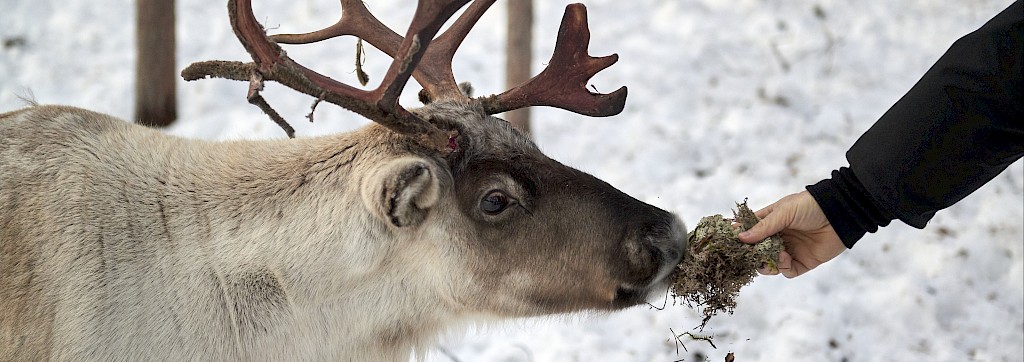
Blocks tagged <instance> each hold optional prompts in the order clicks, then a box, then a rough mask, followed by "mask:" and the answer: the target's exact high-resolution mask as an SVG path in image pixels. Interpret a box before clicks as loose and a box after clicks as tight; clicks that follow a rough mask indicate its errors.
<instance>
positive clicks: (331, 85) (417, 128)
mask: <svg viewBox="0 0 1024 362" xmlns="http://www.w3.org/2000/svg"><path fill="white" fill-rule="evenodd" d="M342 1H343V4H353V3H359V4H358V6H357V7H353V6H350V7H349V9H350V11H349V12H348V13H343V16H342V21H341V22H339V23H342V24H354V25H351V26H353V27H354V26H358V24H359V23H358V22H357V21H363V22H364V23H365V24H368V25H366V26H368V27H375V28H376V30H371V31H370V32H368V33H367V35H369V34H383V35H381V36H380V38H381V39H385V41H387V39H392V40H393V39H396V38H395V36H396V35H394V33H393V32H391V31H390V29H388V30H387V32H384V31H380V30H381V29H386V27H384V26H383V24H380V22H379V21H377V20H376V19H375V18H373V19H371V17H372V16H370V15H369V12H368V11H366V9H365V7H364V6H362V3H361V2H359V0H354V1H347V0H342ZM467 2H469V0H420V1H419V4H418V5H417V7H416V13H415V15H414V16H413V20H412V23H411V25H410V26H409V30H408V32H407V34H406V36H405V38H401V37H398V38H397V39H399V40H400V45H398V47H397V48H396V49H395V50H393V51H392V52H393V53H394V54H396V55H393V56H392V57H393V58H394V61H392V63H391V67H390V68H389V69H388V71H387V73H386V74H385V76H384V79H383V81H382V82H381V84H380V86H379V87H377V89H374V90H372V91H364V90H361V89H357V88H354V87H352V86H349V85H347V84H344V83H341V82H338V81H336V80H334V79H331V78H329V77H327V76H324V75H322V74H320V73H317V72H315V71H313V70H310V69H308V68H306V67H303V66H302V65H300V64H298V63H295V62H294V61H293V60H291V59H290V58H288V56H287V55H286V54H285V53H284V51H283V50H282V49H281V47H280V46H279V45H277V43H275V42H274V41H272V40H271V39H270V38H269V37H268V36H267V35H266V33H265V31H264V30H263V27H262V26H261V25H260V24H259V23H258V22H257V21H256V18H255V16H254V15H253V12H252V5H251V0H229V1H228V12H229V14H230V17H231V26H232V28H233V29H234V30H235V34H236V35H237V36H238V39H239V41H240V42H241V43H242V45H243V46H245V49H246V51H248V52H249V54H250V55H251V56H252V58H253V60H254V62H255V63H254V64H245V63H240V62H217V61H212V62H200V63H195V64H192V65H190V66H189V67H188V68H186V69H185V70H184V71H182V76H183V77H185V79H186V80H194V79H201V78H205V77H208V76H213V77H221V78H227V79H234V80H249V81H250V83H251V85H250V93H249V99H250V102H251V103H254V104H257V105H260V108H261V109H264V110H265V111H266V110H267V109H269V106H267V105H266V104H265V102H263V101H262V98H261V97H260V96H259V94H258V92H259V90H260V89H261V88H262V81H263V80H264V79H266V80H273V81H277V82H278V83H281V84H283V85H285V86H287V87H289V88H292V89H294V90H296V91H299V92H302V93H305V94H307V95H310V96H313V97H317V98H318V99H322V100H324V101H327V102H330V103H334V104H337V105H339V106H342V107H344V108H346V109H349V110H352V111H353V112H356V113H358V114H360V115H362V116H364V117H366V118H369V119H371V120H373V121H375V122H377V123H380V124H381V125H383V126H385V127H387V128H389V129H391V130H393V131H395V132H398V133H403V134H407V135H418V136H419V137H420V141H421V143H423V144H424V145H428V146H430V147H434V148H436V149H438V150H446V149H447V147H448V135H447V134H445V132H442V131H441V130H440V129H438V128H437V127H435V126H434V125H432V124H430V123H429V122H428V121H426V120H422V119H419V118H417V117H416V116H414V115H413V114H411V113H409V112H408V111H407V110H405V109H404V108H402V107H401V106H400V105H399V104H398V97H399V95H401V92H402V89H403V88H404V87H405V84H406V83H407V82H408V80H409V77H410V76H411V75H412V73H413V71H414V70H415V69H416V66H417V63H418V62H419V61H420V59H421V58H422V57H423V54H424V52H425V51H426V49H427V47H428V45H429V43H430V41H431V40H432V39H433V37H434V35H435V34H436V33H437V31H438V30H439V29H440V28H441V26H442V25H444V23H445V22H446V21H447V20H448V19H449V18H450V17H451V16H452V15H454V14H455V12H456V11H458V9H459V8H461V7H462V6H463V5H465V4H466V3H467ZM360 8H361V9H362V14H361V13H360V12H359V11H358V10H359V9H360ZM352 10H356V11H352ZM357 14H358V15H357ZM346 15H351V16H346ZM352 19H360V20H352ZM374 23H375V24H379V26H375V25H373V24H374ZM336 25H337V24H336ZM348 27H350V25H337V26H332V27H328V28H325V29H322V30H320V31H317V32H314V33H308V34H299V35H296V36H293V37H292V39H291V40H293V41H296V42H313V41H317V40H316V39H320V40H323V39H327V38H330V37H333V36H338V34H340V33H343V32H348V31H349V30H351V29H347V28H348ZM367 35H362V36H367ZM286 38H287V37H286ZM375 46H376V45H375ZM382 46H384V47H386V45H382ZM267 113H268V114H270V113H271V112H267ZM271 118H274V116H273V115H271ZM278 118H279V117H277V118H275V121H279V123H281V122H283V120H279V119H278Z"/></svg>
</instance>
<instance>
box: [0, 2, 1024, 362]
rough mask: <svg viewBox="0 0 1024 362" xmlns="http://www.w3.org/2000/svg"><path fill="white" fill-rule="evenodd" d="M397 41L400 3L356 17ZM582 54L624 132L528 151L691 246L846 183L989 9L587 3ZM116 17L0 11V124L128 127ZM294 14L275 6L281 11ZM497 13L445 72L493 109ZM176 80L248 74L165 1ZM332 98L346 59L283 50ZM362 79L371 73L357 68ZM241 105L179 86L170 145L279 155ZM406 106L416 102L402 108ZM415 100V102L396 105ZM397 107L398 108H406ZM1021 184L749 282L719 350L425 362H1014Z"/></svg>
mask: <svg viewBox="0 0 1024 362" xmlns="http://www.w3.org/2000/svg"><path fill="white" fill-rule="evenodd" d="M367 2H368V3H369V6H370V8H371V9H372V10H373V11H374V12H376V13H377V14H380V15H379V16H381V18H382V19H383V20H384V21H385V22H386V23H388V24H391V25H392V26H393V27H398V26H399V25H400V24H404V23H405V22H406V21H407V20H408V19H409V18H410V17H411V7H410V6H409V5H408V3H410V2H411V0H401V1H399V0H390V1H373V0H369V1H367ZM258 3H259V4H257V9H256V11H257V14H258V16H259V17H260V18H261V19H265V24H270V26H277V24H280V26H279V28H278V29H279V30H278V31H281V32H286V31H298V30H309V29H311V28H313V27H316V26H322V25H326V24H329V23H331V22H333V21H334V20H335V17H334V15H333V14H335V13H336V7H337V2H336V1H328V0H315V1H314V0H299V1H283V0H274V1H259V2H258ZM536 3H537V5H536V6H537V10H536V11H537V18H536V25H535V29H536V33H535V36H536V38H535V42H534V46H535V54H537V58H538V59H536V60H535V61H534V65H535V68H536V69H539V68H540V67H541V66H542V65H543V63H544V62H546V60H547V57H548V55H549V54H550V51H551V48H552V45H553V43H554V32H555V31H556V30H557V27H558V21H559V18H560V16H561V12H562V7H563V6H564V3H563V2H558V1H547V0H543V1H537V2H536ZM586 3H587V5H588V8H589V10H590V22H591V27H592V28H593V29H592V32H593V39H592V45H591V53H592V54H595V55H606V54H610V53H613V52H617V53H619V55H620V57H621V60H620V61H619V63H618V64H616V65H614V66H613V67H611V68H610V69H608V70H606V71H604V72H602V73H601V74H600V75H599V76H598V77H597V78H595V80H594V81H593V84H594V85H595V86H596V87H597V88H598V89H599V90H602V91H610V90H613V89H614V88H617V87H618V86H619V85H627V86H628V87H629V92H630V93H629V99H628V101H627V107H626V110H625V111H624V112H623V113H622V114H620V115H618V116H615V117H612V118H606V119H587V118H585V117H581V116H577V115H574V114H570V113H568V112H564V111H560V110H554V109H536V110H535V111H534V117H535V125H534V127H535V130H536V135H535V137H536V139H537V141H538V143H539V144H540V146H541V148H542V149H544V150H545V151H546V152H547V153H548V154H549V155H551V156H552V157H554V158H555V159H558V160H561V161H563V162H564V163H566V164H569V165H572V166H575V167H578V168H580V169H583V170H586V171H588V172H591V173H593V174H595V175H596V176H598V177H600V178H603V179H605V180H607V181H609V182H610V183H612V184H613V185H615V186H617V187H619V188H621V189H623V190H624V191H626V192H628V193H630V194H632V195H634V196H636V197H637V198H639V199H641V200H644V201H647V202H650V203H652V204H655V205H658V206H660V207H663V208H666V209H669V210H672V211H675V212H678V213H679V214H680V215H681V216H682V218H683V219H684V220H685V221H687V223H689V224H690V225H693V224H695V223H696V221H697V220H698V219H699V218H700V217H701V216H704V215H709V214H714V213H727V212H728V211H729V208H730V207H731V205H732V202H733V201H738V200H742V199H743V198H749V199H750V203H751V205H752V206H753V207H755V208H756V207H759V206H763V205H765V204H767V203H770V202H772V201H774V200H776V199H778V198H780V197H782V196H784V195H786V194H788V193H791V192H795V191H798V190H800V189H802V187H803V186H805V185H807V184H810V183H814V182H816V181H818V180H820V179H821V178H824V177H827V176H828V174H829V172H830V171H831V170H832V169H835V168H837V167H839V166H843V165H845V159H844V153H845V150H846V149H847V148H848V147H849V146H850V145H851V144H852V143H853V142H854V141H855V140H856V139H857V137H858V136H859V135H860V134H861V133H862V132H863V131H864V130H866V129H867V128H868V127H869V126H870V125H871V124H872V123H873V122H874V120H875V119H876V118H877V117H878V116H880V115H881V114H882V113H883V112H884V111H885V110H886V109H887V108H888V107H889V106H890V105H892V103H893V102H895V101H896V100H897V99H898V98H899V97H900V96H901V95H902V94H903V92H904V91H906V90H907V89H909V87H910V86H911V85H913V84H914V82H916V80H917V79H918V78H919V77H920V75H921V74H923V73H924V71H925V70H926V69H927V68H928V67H929V66H930V65H931V64H932V63H933V62H934V61H935V60H936V59H937V58H938V57H939V56H940V55H941V54H942V53H943V52H944V51H945V49H946V48H947V47H948V46H949V45H950V44H951V43H952V42H953V41H954V40H956V39H957V38H958V37H959V36H961V35H963V34H965V33H967V32H969V31H971V30H973V29H975V28H977V27H978V26H980V25H981V24H983V23H984V22H985V21H986V20H988V19H989V18H990V17H991V16H992V15H994V14H996V13H997V12H999V11H1000V10H1002V9H1003V8H1005V7H1006V6H1007V5H1008V4H1009V3H1010V1H1007V0H998V1H996V0H913V1H867V2H865V1H851V0H846V1H830V0H818V1H813V2H811V1H807V2H804V1H783V0H737V1H718V0H703V1H699V0H686V1H671V0H641V1H615V0H595V1H586ZM133 4H134V3H133V2H132V1H130V0H95V1H57V0H0V9H3V10H2V11H0V41H2V44H0V111H7V110H12V109H15V108H18V107H20V106H21V105H22V102H21V101H19V100H18V98H17V96H18V95H19V94H21V95H25V94H28V93H29V91H28V90H31V92H32V93H33V94H34V95H35V97H36V98H37V99H38V100H39V101H41V102H43V103H65V104H71V105H76V106H81V107H87V108H91V109H94V110H98V111H102V112H107V113H111V114H114V115H117V116H119V117H122V118H130V117H131V115H132V109H131V108H132V104H133V100H132V99H133V98H132V97H133V95H132V93H133V83H132V82H133V69H134V63H133V62H134V54H133V51H132V49H133V46H134V39H133V26H134V25H133V24H134V21H133V16H134V15H133V12H134V11H133ZM289 4H290V5H289ZM501 5H502V4H501V3H500V2H499V4H498V5H497V6H495V7H494V9H492V10H491V12H490V13H488V14H487V15H486V16H485V18H484V19H483V20H482V22H481V24H480V25H478V26H477V28H476V29H475V30H474V32H473V33H472V34H471V35H470V37H469V38H468V39H467V41H466V43H465V44H464V45H463V47H462V49H461V50H460V52H459V54H458V55H457V57H456V62H455V67H456V76H457V77H458V78H459V79H460V80H463V81H472V82H473V83H474V85H475V86H476V88H477V90H478V93H479V94H489V93H495V92H500V91H501V90H503V89H502V87H501V82H502V79H503V76H502V64H503V55H502V52H503V41H502V39H503V33H504V24H503V22H504V14H503V6H501ZM178 24H179V30H178V41H179V49H180V52H179V55H178V62H179V67H183V66H184V65H186V64H188V63H190V62H193V61H197V60H206V59H229V60H245V59H247V57H246V55H245V53H244V51H243V50H242V48H241V46H239V45H237V43H236V41H235V39H234V37H233V36H232V34H231V31H230V28H229V27H228V25H227V16H226V11H225V10H224V5H223V4H220V3H219V2H211V1H202V0H178ZM290 54H292V55H293V57H295V58H297V59H299V61H301V62H306V63H310V64H313V65H315V67H316V68H317V69H324V70H325V71H326V72H327V73H329V74H333V75H335V76H336V77H338V78H341V79H344V80H345V81H348V82H354V75H353V74H351V70H352V63H353V57H354V54H353V43H352V42H351V41H349V40H343V41H332V42H329V43H328V45H327V46H323V47H320V48H319V49H301V50H300V49H295V50H290ZM368 62H369V63H368V64H367V70H368V71H369V73H370V74H371V76H373V75H376V76H377V77H378V78H379V76H380V74H382V69H383V68H384V67H385V66H386V64H387V62H388V60H387V59H385V57H384V56H383V55H381V54H379V53H371V54H370V55H369V58H368ZM245 87H246V85H245V84H241V83H237V82H229V81H220V80H207V81H202V82H197V83H189V84H186V83H184V82H182V83H181V84H180V85H179V86H178V90H179V102H180V109H179V114H180V116H181V120H180V121H179V122H178V124H177V125H176V126H174V127H173V128H172V129H171V130H169V132H170V133H174V134H178V135H185V136H190V137H199V138H209V139H234V138H268V137H283V133H282V132H281V131H280V130H279V129H278V128H277V127H276V126H274V125H273V124H272V123H271V122H270V121H268V120H267V119H266V117H265V116H263V115H262V114H261V113H260V112H259V111H258V110H257V109H256V108H255V107H252V106H249V105H248V104H246V103H245V100H244V94H245ZM269 88H270V89H269V90H268V91H267V92H266V93H265V95H266V96H267V98H268V99H269V100H270V102H272V103H273V104H274V105H275V107H276V108H277V109H278V110H279V111H280V112H281V113H282V114H283V115H285V117H286V118H288V119H290V120H292V123H293V124H294V125H295V126H296V128H297V129H298V132H299V134H300V135H303V136H308V135H315V134H322V133H330V132H337V131H341V130H346V129H351V128H354V127H358V126H360V125H362V124H364V123H365V121H364V120H361V119H360V118H358V117H356V116H354V115H353V114H351V113H348V112H346V111H344V110H341V109H338V108H335V107H332V106H321V107H320V108H319V110H318V112H317V123H315V124H312V125H310V124H308V123H306V122H305V121H304V119H303V118H302V116H303V115H305V114H306V112H307V111H308V108H309V105H310V103H311V100H310V99H308V98H306V97H303V96H299V95H296V94H294V92H291V91H288V90H282V87H280V86H275V85H271V86H270V87H269ZM410 88H415V87H410ZM413 91H414V90H413ZM403 103H405V104H408V105H412V104H415V101H414V98H413V97H412V93H409V94H407V97H406V98H405V99H404V101H403ZM1022 209H1024V166H1022V162H1020V161H1018V162H1017V163H1015V164H1014V165H1013V166H1011V167H1010V169H1009V170H1007V171H1006V172H1004V173H1003V174H1002V175H1000V176H999V177H997V178H996V179H995V180H993V181H992V182H991V183H989V184H988V185H987V186H985V187H984V188H982V189H981V190H979V191H977V192H976V193H974V194H973V195H971V196H970V197H968V198H967V199H965V200H964V201H962V202H960V203H959V204H957V205H955V206H954V207H952V208H950V209H948V210H945V211H942V212H940V213H939V214H938V215H937V216H936V217H935V218H934V219H933V220H932V222H931V223H930V224H929V226H928V228H927V229H925V230H916V229H912V228H910V227H907V226H905V225H903V224H899V223H897V224H894V225H893V226H891V227H888V228H886V229H883V230H882V231H880V232H879V233H877V234H873V235H868V236H867V237H866V238H864V239H863V240H862V241H861V242H860V243H859V244H858V245H857V247H856V248H855V249H854V250H852V251H850V252H847V253H845V254H843V255H841V256H840V257H839V258H837V259H836V260H834V261H832V262H831V263H828V264H826V265H824V266H822V267H821V268H819V269H818V270H815V271H813V272H811V273H809V274H808V275H806V276H804V277H800V278H798V279H794V280H787V279H784V278H782V277H760V278H758V279H756V280H755V281H754V283H753V284H751V285H750V286H748V287H747V288H746V289H744V291H743V293H742V295H741V298H740V300H739V307H738V308H737V309H736V311H735V314H734V315H731V316H721V317H717V318H716V319H713V320H712V321H711V323H710V325H709V326H708V329H706V330H705V332H709V333H710V334H712V335H713V336H714V343H715V345H716V346H717V349H714V348H711V346H710V345H709V344H707V343H704V342H700V341H690V340H687V339H685V338H684V341H685V342H686V344H685V347H686V349H688V351H684V349H683V348H682V347H681V346H678V345H677V344H676V342H675V340H674V339H673V338H672V335H671V332H670V331H669V329H670V328H671V329H673V330H675V331H677V332H680V333H681V332H682V331H688V330H690V329H691V328H693V327H695V326H697V325H698V324H699V322H700V317H699V315H698V314H697V312H696V311H693V310H690V309H688V308H686V307H684V306H678V305H672V303H671V302H669V304H668V306H667V307H665V309H664V310H654V309H650V308H647V307H638V308H634V309H631V310H628V311H624V312H619V313H611V314H607V315H574V316H568V317H553V318H542V319H531V320H525V321H514V322H509V323H504V324H500V325H497V326H487V327H482V328H479V329H475V330H472V331H470V332H468V333H466V334H465V335H458V336H454V337H452V338H449V339H446V340H445V341H444V342H443V343H442V345H441V346H440V347H439V348H437V349H434V350H431V351H429V352H428V360H431V361H448V360H452V359H457V360H459V361H664V362H668V361H674V360H684V361H702V360H705V359H707V360H710V361H721V360H723V358H724V356H725V355H726V353H728V352H734V353H735V355H736V360H737V361H823V360H825V361H911V360H914V361H1024V310H1022V308H1024V307H1022V305H1024V250H1022V248H1024V210H1022Z"/></svg>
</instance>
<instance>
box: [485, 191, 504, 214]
mask: <svg viewBox="0 0 1024 362" xmlns="http://www.w3.org/2000/svg"><path fill="white" fill-rule="evenodd" d="M508 205H509V200H508V195H506V194H505V193H504V192H502V191H497V190H495V191H491V192H488V193H487V196H484V198H483V199H482V200H480V210H482V211H483V212H484V213H485V214H488V215H497V214H500V213H501V212H502V211H505V208H507V207H508Z"/></svg>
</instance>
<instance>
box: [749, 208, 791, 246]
mask: <svg viewBox="0 0 1024 362" xmlns="http://www.w3.org/2000/svg"><path fill="white" fill-rule="evenodd" d="M787 225H788V223H787V222H786V221H785V220H784V217H782V215H780V214H779V213H774V212H771V213H769V214H768V215H765V217H764V218H763V219H761V221H759V222H758V223H757V224H756V225H754V227H752V228H750V230H747V231H744V232H742V233H740V235H739V237H740V241H742V242H744V243H747V244H755V243H759V242H761V241H762V240H764V239H766V238H768V237H769V236H772V235H775V234H778V233H779V232H780V231H782V229H785V228H786V226H787Z"/></svg>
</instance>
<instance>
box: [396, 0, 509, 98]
mask: <svg viewBox="0 0 1024 362" xmlns="http://www.w3.org/2000/svg"><path fill="white" fill-rule="evenodd" d="M494 1H495V0H476V1H473V4H471V5H469V7H468V8H466V11H465V12H463V13H462V15H461V16H459V18H458V19H456V20H455V22H454V23H452V25H451V27H449V28H448V30H445V32H444V33H442V34H441V35H440V36H438V37H437V38H436V39H434V41H433V42H432V43H431V44H430V48H429V49H427V53H426V54H424V55H423V60H422V61H421V62H420V66H419V68H417V69H416V72H415V73H413V76H414V77H416V80H417V81H419V83H420V85H422V86H423V88H424V89H426V91H427V93H428V94H430V96H431V97H432V98H433V99H469V97H466V96H465V95H463V94H462V91H461V90H459V86H458V83H456V81H455V75H454V74H452V58H454V57H455V52H456V51H457V50H458V49H459V46H460V45H462V41H463V40H465V39H466V36H467V35H468V34H469V31H470V29H472V28H473V26H474V25H476V23H477V21H479V20H480V17H481V16H483V14H484V13H485V12H487V9H488V8H490V7H491V5H493V4H494Z"/></svg>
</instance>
